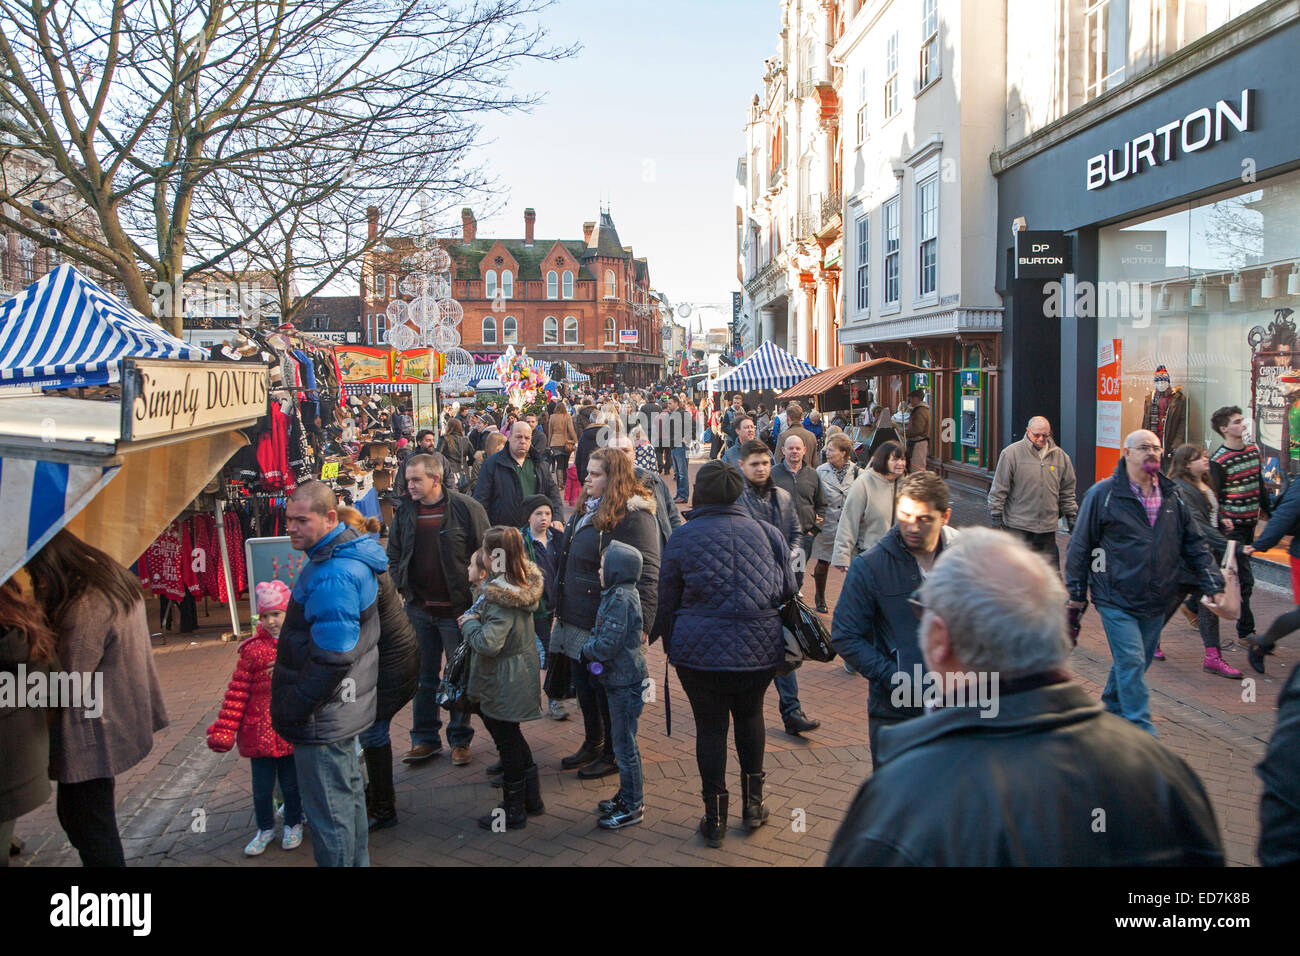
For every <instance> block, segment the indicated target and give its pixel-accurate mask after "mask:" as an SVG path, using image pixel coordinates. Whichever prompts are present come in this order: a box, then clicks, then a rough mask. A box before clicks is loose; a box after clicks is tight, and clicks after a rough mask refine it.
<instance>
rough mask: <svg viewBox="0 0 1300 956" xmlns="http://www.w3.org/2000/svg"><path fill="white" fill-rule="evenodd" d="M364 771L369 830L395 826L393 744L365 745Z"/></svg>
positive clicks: (395, 802) (395, 801)
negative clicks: (367, 785)
mask: <svg viewBox="0 0 1300 956" xmlns="http://www.w3.org/2000/svg"><path fill="white" fill-rule="evenodd" d="M365 755H366V773H367V775H369V777H370V788H369V798H370V799H369V800H367V802H366V809H367V812H368V814H369V817H370V820H369V824H370V829H371V830H386V829H388V828H389V827H393V826H397V797H396V794H394V793H393V746H392V744H385V745H384V746H382V747H367V748H366V749H365Z"/></svg>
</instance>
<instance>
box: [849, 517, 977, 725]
mask: <svg viewBox="0 0 1300 956" xmlns="http://www.w3.org/2000/svg"><path fill="white" fill-rule="evenodd" d="M957 534H958V532H957V529H956V528H953V527H950V526H946V525H945V526H944V529H943V531H942V532H941V533H940V539H939V551H938V552H937V553H936V554H935V558H936V559H937V558H938V556H939V554H942V553H943V549H944V548H946V547H949V546H950V545H951V544H952V542H953V540H954V539H955V538H956V537H957ZM920 586H921V568H920V566H919V565H918V564H917V563H916V558H914V557H912V552H911V551H909V550H907V543H906V542H905V541H904V540H903V533H902V532H901V531H899V530H898V526H897V525H895V526H894V527H892V528H890V529H889V532H888V533H887V534H886V535H885V536H884V537H883V538H881V539H880V541H879V542H878V543H877V544H876V546H875V547H874V548H872V549H871V550H870V551H867V552H865V553H864V554H860V555H858V556H857V557H856V558H854V559H853V563H852V564H850V565H849V573H848V576H847V577H846V578H845V579H844V587H843V588H842V589H841V591H840V599H839V601H838V602H837V603H836V605H835V616H834V618H832V620H831V644H832V645H834V647H835V651H836V653H837V654H839V655H840V657H842V658H844V660H846V661H847V662H848V663H849V666H851V667H852V668H853V669H854V670H855V671H857V672H858V673H859V674H861V675H862V676H863V677H865V678H866V679H867V680H868V681H870V682H871V692H870V695H869V696H868V698H867V713H868V714H869V715H871V716H876V717H888V718H893V719H901V718H906V717H918V716H920V715H921V714H922V713H923V710H922V709H921V708H919V707H912V706H902V707H899V706H895V704H894V701H893V699H892V698H893V696H894V691H895V689H896V688H897V687H900V686H901V685H900V684H899V683H898V682H897V681H896V679H895V676H894V675H896V674H902V675H903V676H905V677H907V678H908V679H911V677H912V675H913V674H914V673H915V672H916V671H915V668H916V667H917V666H920V667H921V668H922V670H924V667H925V662H924V661H923V660H922V658H921V643H920V640H919V639H918V637H917V628H918V626H919V625H920V623H921V622H920V621H918V620H917V619H916V612H915V611H914V610H913V609H912V605H911V604H909V603H908V598H910V597H911V596H912V594H913V592H915V591H916V589H917V588H919V587H920ZM905 699H906V698H905Z"/></svg>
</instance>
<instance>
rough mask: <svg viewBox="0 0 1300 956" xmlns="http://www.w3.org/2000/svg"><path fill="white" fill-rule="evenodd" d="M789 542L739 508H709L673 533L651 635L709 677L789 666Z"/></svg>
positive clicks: (673, 657)
mask: <svg viewBox="0 0 1300 956" xmlns="http://www.w3.org/2000/svg"><path fill="white" fill-rule="evenodd" d="M789 555H790V549H789V545H788V542H787V541H786V539H785V538H784V536H783V535H782V534H781V532H779V531H777V529H776V528H774V527H773V526H772V525H770V524H767V523H766V522H763V521H758V520H757V519H755V518H751V517H750V516H749V512H748V511H747V510H746V509H745V507H744V506H743V505H741V504H740V503H739V502H736V503H734V504H729V505H721V504H719V505H703V506H701V507H698V508H694V509H692V510H691V511H690V513H689V514H688V515H687V520H686V523H685V524H684V525H682V527H680V528H678V529H677V531H675V532H673V536H672V537H671V538H669V539H668V547H667V548H666V549H665V551H664V556H663V564H662V567H661V568H660V571H659V608H658V617H657V619H656V622H655V629H654V631H653V632H652V634H656V635H662V636H663V639H664V645H665V649H666V650H667V652H668V660H669V661H670V662H671V663H673V664H674V665H677V666H681V667H689V668H692V669H694V670H705V671H762V670H772V669H775V668H776V667H777V666H778V665H779V664H781V662H782V661H784V660H785V638H784V636H783V634H782V631H781V619H780V616H779V614H780V610H779V609H780V608H781V606H782V605H783V604H785V602H786V601H788V600H789V599H790V597H791V595H793V594H794V572H793V571H792V570H791V567H790V560H789Z"/></svg>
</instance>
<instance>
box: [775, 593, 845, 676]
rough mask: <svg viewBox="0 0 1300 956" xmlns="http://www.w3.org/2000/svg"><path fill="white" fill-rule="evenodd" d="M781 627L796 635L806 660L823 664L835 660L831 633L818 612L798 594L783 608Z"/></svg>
mask: <svg viewBox="0 0 1300 956" xmlns="http://www.w3.org/2000/svg"><path fill="white" fill-rule="evenodd" d="M781 625H782V626H783V627H784V628H785V629H786V630H788V631H789V632H790V633H791V634H793V635H794V639H795V641H796V642H797V643H798V645H799V650H800V651H802V652H803V656H804V659H805V660H810V661H820V662H822V663H825V662H827V661H833V660H835V648H833V647H832V646H831V634H830V631H828V630H826V625H825V624H823V623H822V620H821V618H820V617H818V616H817V612H816V611H814V610H813V609H812V608H810V607H809V606H808V605H807V604H805V603H804V601H803V598H801V597H799V595H797V594H796V595H795V596H794V597H792V598H791V599H790V600H789V601H787V602H786V604H785V606H784V607H783V608H781Z"/></svg>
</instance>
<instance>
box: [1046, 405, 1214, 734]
mask: <svg viewBox="0 0 1300 956" xmlns="http://www.w3.org/2000/svg"><path fill="white" fill-rule="evenodd" d="M1163 451H1164V449H1162V448H1161V447H1160V439H1159V438H1157V437H1156V435H1155V433H1154V432H1149V431H1145V430H1139V431H1135V432H1133V433H1132V434H1131V435H1129V436H1128V437H1127V438H1126V439H1124V450H1123V453H1122V457H1121V458H1120V460H1119V463H1118V464H1116V465H1115V473H1114V474H1113V475H1111V476H1110V477H1109V478H1107V479H1106V480H1104V481H1099V482H1097V483H1096V484H1095V485H1093V486H1092V487H1091V488H1090V489H1088V493H1087V494H1086V495H1085V496H1084V499H1083V507H1082V508H1080V509H1079V520H1078V523H1077V524H1076V525H1075V529H1074V534H1073V536H1072V537H1071V538H1070V548H1069V551H1068V552H1067V553H1066V558H1065V584H1066V588H1067V589H1068V590H1069V592H1070V600H1069V602H1068V605H1067V606H1068V607H1069V608H1070V609H1071V612H1072V615H1073V616H1074V618H1075V620H1076V621H1077V620H1078V618H1079V617H1080V616H1081V615H1082V614H1083V611H1084V609H1085V608H1086V607H1087V606H1088V592H1089V591H1091V592H1092V600H1093V603H1094V604H1096V605H1097V613H1098V614H1100V615H1101V623H1102V626H1103V627H1105V629H1106V642H1107V643H1108V644H1110V653H1111V659H1112V663H1111V668H1110V677H1109V679H1108V680H1107V681H1106V689H1105V690H1104V691H1103V692H1102V695H1101V701H1102V703H1103V704H1105V705H1106V709H1107V710H1109V711H1110V712H1111V713H1113V714H1118V715H1119V716H1120V717H1123V718H1124V719H1125V720H1127V721H1129V722H1130V723H1134V724H1136V725H1137V726H1139V727H1141V728H1142V729H1143V730H1145V731H1147V733H1149V734H1151V735H1152V736H1155V735H1156V730H1155V726H1154V725H1153V724H1152V722H1151V711H1150V708H1149V704H1148V697H1149V695H1148V692H1147V685H1146V669H1147V668H1148V667H1149V666H1150V665H1151V655H1152V654H1153V653H1154V652H1155V649H1156V644H1157V643H1159V641H1160V629H1161V628H1162V627H1164V623H1165V612H1166V611H1167V610H1168V608H1169V607H1170V606H1171V605H1172V604H1173V602H1174V599H1175V598H1176V597H1177V596H1178V595H1179V594H1181V593H1183V592H1184V591H1186V590H1187V587H1186V586H1185V585H1184V581H1188V582H1189V583H1191V585H1192V587H1193V588H1195V589H1196V590H1199V591H1201V592H1202V593H1203V594H1206V595H1209V596H1214V595H1218V594H1222V593H1223V575H1222V574H1221V573H1220V572H1219V563H1218V562H1217V561H1216V560H1214V556H1213V555H1212V554H1211V553H1210V548H1209V545H1207V544H1206V542H1205V538H1204V536H1203V535H1202V534H1201V532H1200V530H1199V529H1198V528H1197V526H1196V522H1195V521H1194V520H1193V518H1192V515H1191V512H1190V511H1189V510H1188V508H1187V506H1186V505H1185V504H1183V502H1182V499H1181V498H1179V497H1178V496H1177V495H1176V494H1175V493H1174V490H1175V485H1174V483H1173V482H1172V481H1170V480H1169V479H1168V478H1166V477H1165V476H1164V475H1162V474H1160V460H1161V456H1162V453H1163ZM1211 601H1213V597H1211Z"/></svg>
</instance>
